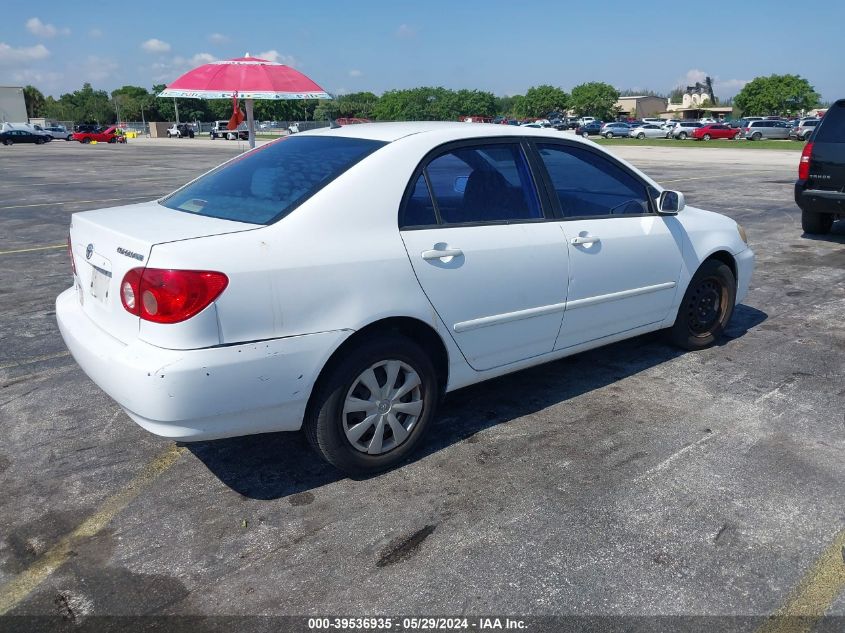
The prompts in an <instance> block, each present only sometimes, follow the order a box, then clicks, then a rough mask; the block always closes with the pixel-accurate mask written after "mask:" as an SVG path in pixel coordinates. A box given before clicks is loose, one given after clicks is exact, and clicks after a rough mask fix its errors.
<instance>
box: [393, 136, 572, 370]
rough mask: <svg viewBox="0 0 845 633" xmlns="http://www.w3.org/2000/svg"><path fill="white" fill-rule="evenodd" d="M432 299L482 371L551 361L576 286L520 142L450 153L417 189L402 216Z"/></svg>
mask: <svg viewBox="0 0 845 633" xmlns="http://www.w3.org/2000/svg"><path fill="white" fill-rule="evenodd" d="M400 228H401V235H402V239H403V241H404V243H405V248H406V249H407V252H408V257H409V259H410V261H411V264H412V266H413V268H414V272H415V273H416V276H417V279H418V280H419V283H420V286H421V287H422V289H423V291H424V292H425V294H426V295H427V296H428V299H429V300H430V301H431V304H432V306H433V307H434V309H435V310H436V312H437V314H438V316H439V317H440V319H441V320H442V321H443V322H444V323H445V324H446V326H447V327H448V329H449V332H450V334H451V335H452V337H453V339H454V340H455V342H456V344H457V345H458V347H459V348H460V350H461V352H462V353H463V355H464V356H465V358H466V359H467V362H468V363H469V364H470V366H472V367H473V368H474V369H476V370H486V369H492V368H494V367H498V366H501V365H506V364H509V363H514V362H517V361H520V360H523V359H525V358H529V357H532V356H538V355H541V354H545V353H548V352H551V351H552V349H553V347H554V342H555V338H556V336H557V333H558V331H559V330H560V323H561V320H562V317H563V308H564V302H565V301H566V288H567V282H568V278H569V273H568V257H567V247H566V244H565V242H564V240H563V239H562V238H563V236H562V235H561V231H560V228H559V227H558V226H557V224H556V223H555V222H554V221H550V220H549V219H547V218H546V216H545V213H544V210H543V206H542V205H541V202H540V198H539V196H538V192H537V190H536V187H535V182H534V174H533V172H532V170H531V168H530V166H529V163H528V160H527V157H526V154H525V150H524V148H523V147H522V145H521V144H520V142H519V141H518V140H516V139H495V140H488V141H473V142H470V143H459V144H453V145H449V146H446V147H444V148H442V149H439V150H437V151H436V152H435V153H433V154H432V155H430V156H429V157H428V158H427V159H426V160H424V161H423V164H422V165H421V166H420V168H419V169H418V172H417V173H416V174H415V176H414V177H413V179H412V184H411V185H410V186H409V191H408V193H407V194H406V198H405V202H404V204H403V208H402V210H401V213H400Z"/></svg>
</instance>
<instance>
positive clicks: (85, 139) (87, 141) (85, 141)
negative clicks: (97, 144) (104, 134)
mask: <svg viewBox="0 0 845 633" xmlns="http://www.w3.org/2000/svg"><path fill="white" fill-rule="evenodd" d="M79 142H80V143H84V144H86V145H87V144H88V143H90V142H91V139H90V138H87V137H86V138H84V139H82V140H81V141H79Z"/></svg>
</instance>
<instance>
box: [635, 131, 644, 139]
mask: <svg viewBox="0 0 845 633" xmlns="http://www.w3.org/2000/svg"><path fill="white" fill-rule="evenodd" d="M637 138H638V139H640V140H643V139H644V138H645V134H643V133H642V132H640V133H639V134H637Z"/></svg>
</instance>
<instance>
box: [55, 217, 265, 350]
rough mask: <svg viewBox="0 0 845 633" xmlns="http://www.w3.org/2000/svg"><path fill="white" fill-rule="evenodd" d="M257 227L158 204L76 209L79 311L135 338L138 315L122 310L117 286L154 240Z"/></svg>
mask: <svg viewBox="0 0 845 633" xmlns="http://www.w3.org/2000/svg"><path fill="white" fill-rule="evenodd" d="M260 227H261V225H255V224H247V223H244V222H234V221H231V220H222V219H218V218H209V217H204V216H196V215H193V214H191V213H185V212H182V211H175V210H173V209H168V208H167V207H164V206H162V205H160V204H158V203H157V202H155V201H153V202H144V203H141V204H133V205H128V206H123V207H114V208H109V209H99V210H97V211H85V212H82V213H76V214H74V215H73V218H72V220H71V228H70V245H71V252H72V254H73V260H74V265H75V269H76V278H75V281H76V287H77V294H78V298H79V301H80V303H81V305H82V308H83V311H84V312H85V313H86V314H87V315H88V317H89V318H90V319H91V320H92V321H93V322H94V323H96V324H97V325H98V326H99V327H100V328H102V329H103V330H104V331H106V332H107V333H109V334H110V335H111V336H113V337H114V338H116V339H118V340H119V341H122V342H124V343H128V342H129V341H131V340H133V339H135V338H137V336H138V330H139V317H138V316H136V315H133V314H130V313H129V312H127V311H126V309H125V308H124V307H123V304H122V303H121V299H120V284H121V281H122V280H123V277H124V275H125V274H126V273H127V272H128V271H129V270H131V269H133V268H143V267H144V266H146V263H147V261H148V260H149V257H150V253H151V252H152V249H153V247H154V246H155V245H156V244H164V243H167V242H175V241H180V240H189V239H195V238H200V237H206V236H209V235H219V234H222V233H235V232H240V231H246V230H251V229H255V228H260Z"/></svg>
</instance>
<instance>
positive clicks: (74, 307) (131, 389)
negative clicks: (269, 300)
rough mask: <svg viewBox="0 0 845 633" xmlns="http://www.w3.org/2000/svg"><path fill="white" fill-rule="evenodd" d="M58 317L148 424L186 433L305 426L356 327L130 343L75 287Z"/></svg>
mask: <svg viewBox="0 0 845 633" xmlns="http://www.w3.org/2000/svg"><path fill="white" fill-rule="evenodd" d="M56 319H57V321H58V324H59V330H60V331H61V334H62V338H64V341H65V344H66V345H67V347H68V349H69V350H70V352H71V354H72V355H73V357H74V359H75V360H76V362H77V363H78V364H79V366H80V367H82V369H83V370H84V371H85V373H86V374H87V375H88V376H89V377H90V378H91V380H93V381H94V383H96V384H97V386H99V387H100V388H101V389H102V390H103V391H105V392H106V393H107V394H108V395H109V396H111V397H112V398H113V399H114V400H115V401H116V402H117V403H118V404H119V405H120V406H121V407H122V408H123V409H124V410H125V411H126V412H127V414H129V416H130V417H131V418H132V419H133V420H134V421H135V422H137V423H138V424H139V425H140V426H142V427H143V428H145V429H146V430H148V431H150V432H151V433H155V434H156V435H161V436H163V437H168V438H171V439H174V440H181V441H196V440H208V439H217V438H223V437H234V436H238V435H249V434H253V433H264V432H269V431H294V430H297V429H299V428H300V427H301V425H302V418H303V416H304V413H305V406H306V404H307V402H308V398H309V396H310V394H311V388H312V386H313V384H314V382H315V380H316V378H317V376H318V374H319V372H320V370H321V369H322V367H323V365H324V363H325V361H326V359H327V358H328V357H329V355H330V354H331V353H332V352H333V351H334V350H335V349H336V348H337V346H338V345H339V344H340V343H341V342H342V341H343V340H344V339H345V338H346V337H347V336H348V335H349V334H350V333H351V331H349V330H338V331H332V332H320V333H317V334H307V335H303V336H292V337H285V338H279V339H272V340H267V341H260V342H255V343H246V344H240V345H228V346H221V347H212V348H203V349H196V350H169V349H162V348H159V347H155V346H153V345H149V344H148V343H144V342H142V341H134V342H132V343H131V344H129V345H126V344H124V343H122V342H120V341H118V340H117V339H115V338H113V337H112V336H110V335H109V334H107V333H106V332H105V331H103V330H102V329H100V328H99V327H98V326H97V325H96V324H95V323H94V322H93V321H91V319H90V318H89V317H88V316H87V315H86V314H85V313H84V312H83V311H82V308H81V307H80V305H79V301H78V299H77V294H76V291H75V290H74V289H73V288H70V289H68V290H66V291H65V292H63V293H62V294H60V295H59V296H58V298H57V299H56Z"/></svg>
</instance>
